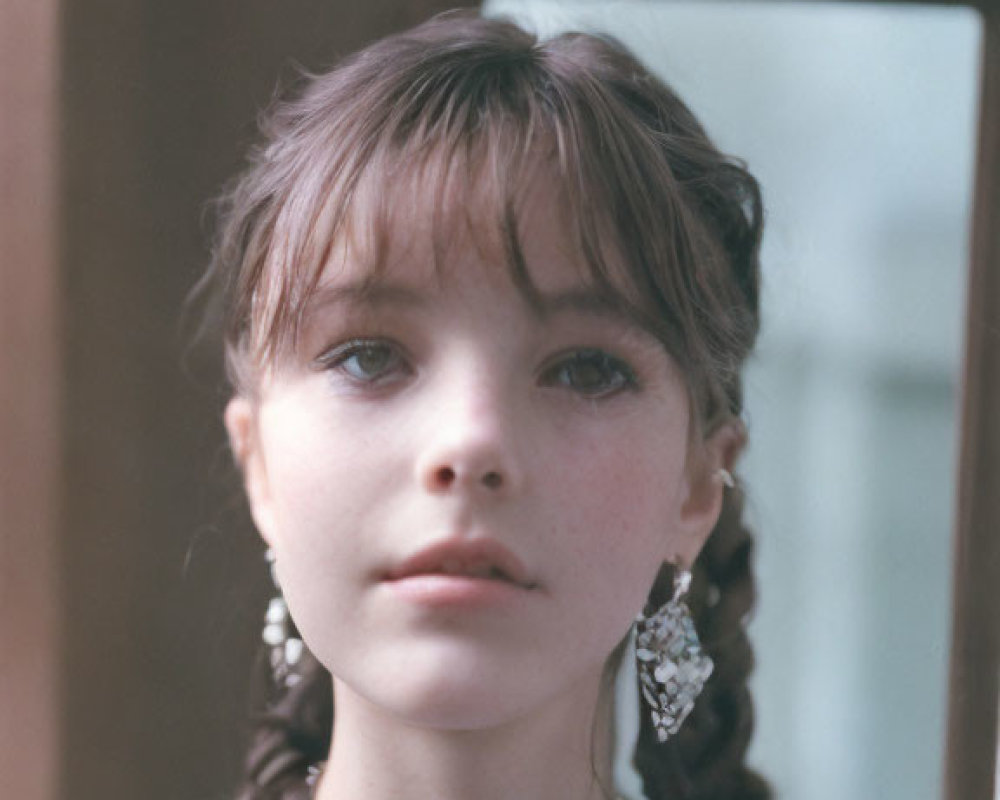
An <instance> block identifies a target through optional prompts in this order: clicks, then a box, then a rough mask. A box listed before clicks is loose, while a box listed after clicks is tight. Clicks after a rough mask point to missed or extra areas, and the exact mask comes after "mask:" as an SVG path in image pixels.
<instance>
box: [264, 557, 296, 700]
mask: <svg viewBox="0 0 1000 800" xmlns="http://www.w3.org/2000/svg"><path fill="white" fill-rule="evenodd" d="M266 558H267V563H268V565H269V568H270V571H271V581H272V582H273V583H274V588H275V589H276V590H277V592H278V593H277V595H275V596H274V597H272V598H271V600H270V602H269V603H268V604H267V613H266V615H265V616H264V632H263V633H262V635H261V638H262V639H263V640H264V644H266V645H267V646H268V647H269V648H270V662H271V677H272V678H273V680H274V686H275V687H276V688H278V689H289V688H291V687H292V686H294V685H295V684H296V683H298V682H299V680H301V677H302V676H301V675H299V674H298V672H297V671H296V669H295V667H296V665H297V664H298V663H299V661H300V659H301V658H302V648H303V644H302V640H301V639H300V638H299V637H298V633H297V631H296V630H295V625H294V623H293V622H292V617H291V615H290V614H289V613H288V605H287V603H285V598H284V596H283V595H282V594H281V586H280V584H279V583H278V573H277V571H276V570H275V565H274V560H275V556H274V550H271V549H268V551H267V554H266Z"/></svg>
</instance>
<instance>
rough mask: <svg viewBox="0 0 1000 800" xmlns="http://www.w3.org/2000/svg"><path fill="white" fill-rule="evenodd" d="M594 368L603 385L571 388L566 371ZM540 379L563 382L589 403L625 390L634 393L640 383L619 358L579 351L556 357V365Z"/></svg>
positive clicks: (569, 378)
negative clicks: (603, 382)
mask: <svg viewBox="0 0 1000 800" xmlns="http://www.w3.org/2000/svg"><path fill="white" fill-rule="evenodd" d="M580 367H586V368H591V369H593V368H596V369H597V371H598V372H599V374H600V377H601V378H602V379H603V380H604V381H605V384H604V385H602V386H600V387H597V388H594V387H590V388H589V389H586V388H583V387H573V386H572V385H571V384H572V380H573V379H572V377H571V376H570V373H569V372H568V370H570V369H573V368H580ZM542 380H543V382H545V383H549V384H558V383H562V384H563V385H564V386H565V387H566V388H568V389H570V390H571V391H574V392H575V393H576V394H579V395H580V396H581V397H584V398H586V399H588V400H602V399H605V398H609V397H613V396H614V395H617V394H619V393H620V392H624V391H630V390H631V391H634V390H636V389H638V388H639V380H638V378H637V377H636V374H635V371H634V370H633V369H632V368H631V367H630V366H629V365H628V364H626V363H625V362H624V361H622V360H621V359H620V358H616V357H615V356H613V355H610V354H609V353H606V352H604V351H603V350H598V349H595V348H582V349H579V350H571V351H569V352H568V353H563V354H561V355H559V356H558V357H557V359H556V360H555V363H553V364H552V365H551V366H548V367H546V368H545V370H543V372H542Z"/></svg>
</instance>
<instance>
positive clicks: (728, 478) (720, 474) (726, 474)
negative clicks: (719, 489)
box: [715, 467, 736, 489]
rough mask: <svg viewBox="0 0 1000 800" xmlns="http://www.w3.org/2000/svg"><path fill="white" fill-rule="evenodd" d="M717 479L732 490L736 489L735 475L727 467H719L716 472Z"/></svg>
mask: <svg viewBox="0 0 1000 800" xmlns="http://www.w3.org/2000/svg"><path fill="white" fill-rule="evenodd" d="M715 477H716V478H718V479H719V480H720V481H722V483H723V485H725V486H726V487H728V488H730V489H735V488H736V480H735V479H734V478H733V473H731V472H730V471H729V470H728V469H726V468H725V467H719V469H717V470H716V471H715Z"/></svg>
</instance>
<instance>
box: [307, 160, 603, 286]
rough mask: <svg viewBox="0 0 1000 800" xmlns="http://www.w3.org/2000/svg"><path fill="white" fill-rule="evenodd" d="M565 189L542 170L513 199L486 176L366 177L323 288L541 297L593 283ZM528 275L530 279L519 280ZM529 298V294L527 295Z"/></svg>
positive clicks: (429, 172)
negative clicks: (468, 290)
mask: <svg viewBox="0 0 1000 800" xmlns="http://www.w3.org/2000/svg"><path fill="white" fill-rule="evenodd" d="M570 218H571V215H570V212H569V209H568V207H567V203H566V200H565V198H564V196H563V193H562V191H561V190H560V189H559V188H558V183H557V181H556V180H555V177H554V175H552V174H551V171H550V170H547V169H545V168H542V169H540V170H539V171H538V172H537V173H536V174H535V175H533V176H532V177H531V178H529V179H527V180H525V181H524V183H523V184H521V185H519V186H516V187H514V189H513V193H512V196H508V195H507V192H506V191H505V189H504V187H497V186H493V185H491V184H490V182H489V181H484V180H482V179H481V178H480V177H477V176H475V175H469V174H460V173H459V172H457V171H455V170H450V171H448V172H447V173H446V174H436V173H435V170H434V169H433V168H431V167H427V168H425V169H422V170H419V171H412V172H411V173H410V174H409V175H407V176H405V177H403V179H401V180H398V181H395V182H393V184H392V185H391V186H385V185H382V186H379V185H376V181H375V180H373V179H372V178H371V177H367V176H366V180H364V181H362V183H361V184H360V185H359V187H358V191H357V192H356V193H355V196H354V200H353V203H352V208H351V213H350V214H349V216H348V218H347V220H346V224H345V227H344V231H343V233H342V234H340V235H339V236H335V237H334V240H333V241H332V242H331V246H330V249H329V257H328V258H327V259H326V261H325V263H324V264H323V265H322V268H321V271H320V274H319V279H318V281H317V283H316V289H317V290H322V289H323V288H326V287H329V286H331V285H337V284H350V285H364V284H366V283H367V284H369V285H372V286H375V285H378V284H380V283H383V282H391V283H393V284H406V285H416V286H438V287H441V288H447V287H448V286H451V285H456V284H461V283H463V282H474V283H476V284H477V285H485V286H489V287H491V288H496V289H508V290H509V289H510V288H511V287H512V286H513V287H514V288H516V289H519V290H522V291H523V292H524V293H525V294H526V295H527V297H526V299H528V300H529V301H530V300H531V299H532V298H533V297H535V296H539V297H540V296H544V295H546V294H550V293H558V292H565V291H567V290H569V289H572V288H574V287H580V286H584V285H589V284H591V283H592V270H591V268H590V266H589V264H588V260H587V258H586V256H585V255H584V253H583V251H582V249H581V247H580V244H579V241H578V239H579V237H578V236H577V232H576V231H575V229H574V228H573V226H572V225H571V222H570ZM519 271H523V273H524V274H522V275H520V276H519V274H518V273H519ZM525 290H526V291H525Z"/></svg>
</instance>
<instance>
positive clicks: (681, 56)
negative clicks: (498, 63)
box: [486, 0, 981, 800]
mask: <svg viewBox="0 0 1000 800" xmlns="http://www.w3.org/2000/svg"><path fill="white" fill-rule="evenodd" d="M486 10H487V11H488V12H489V13H494V14H505V15H510V16H513V17H515V18H516V19H518V20H519V21H520V22H522V23H523V24H525V25H527V26H528V27H530V28H534V29H535V30H537V31H539V32H540V33H542V34H548V33H554V32H557V31H559V30H564V29H570V28H574V29H584V30H598V31H606V32H609V33H611V34H613V35H615V36H617V37H618V38H620V39H621V40H623V41H624V42H625V43H626V44H628V45H629V46H630V47H631V48H632V49H633V50H634V51H635V52H636V53H637V54H638V55H639V56H640V57H641V58H643V59H644V61H645V62H646V63H647V64H649V65H650V66H651V67H652V68H653V69H654V70H655V71H657V72H658V73H659V74H660V75H661V76H662V77H663V78H665V79H666V80H667V81H668V82H669V83H670V84H671V85H673V86H674V88H676V89H677V90H678V92H679V93H680V94H681V96H682V97H683V98H684V99H685V100H686V101H687V102H688V103H689V104H690V105H691V106H692V108H693V110H694V111H695V113H696V114H697V115H698V116H699V117H700V118H701V119H702V121H703V122H704V123H705V124H706V126H707V128H708V130H709V132H710V133H711V134H712V135H713V137H714V138H715V140H716V142H717V143H718V144H719V145H720V146H721V147H722V148H723V149H725V150H727V151H729V152H732V153H736V154H738V155H739V156H741V157H743V158H744V159H746V160H747V162H748V163H749V165H750V167H751V169H752V170H753V171H754V172H755V174H756V175H757V176H758V177H759V179H760V181H761V183H762V184H763V187H764V191H765V200H766V205H767V208H768V230H767V234H766V239H765V247H764V252H763V260H764V279H765V294H764V320H765V326H764V331H763V336H762V339H761V342H760V348H759V353H758V355H757V356H756V358H755V360H754V362H753V365H752V368H751V370H750V373H749V378H748V382H747V393H748V403H747V406H748V410H747V420H748V424H749V428H750V434H751V441H752V444H751V447H750V450H749V452H748V454H747V457H746V460H745V462H744V464H743V466H742V474H743V476H744V479H745V482H746V483H747V484H748V486H749V493H750V499H751V508H750V515H751V520H752V522H753V524H754V527H755V529H756V530H757V532H758V538H759V550H758V553H759V557H758V564H757V566H758V578H759V583H760V604H759V610H758V613H757V615H756V618H755V620H754V622H753V624H752V632H753V635H754V638H755V643H756V647H757V654H758V670H757V673H756V676H755V678H754V691H755V695H756V703H757V712H758V723H757V734H756V737H755V741H754V745H753V749H752V751H751V757H752V761H753V762H754V763H755V764H756V765H757V766H758V767H759V768H761V769H762V770H763V771H764V772H765V773H766V774H767V775H768V777H769V778H770V779H771V780H772V781H773V783H774V784H775V785H776V787H777V788H778V790H779V794H780V796H782V797H787V798H809V800H842V798H844V797H873V798H874V797H877V798H880V800H897V799H898V800H931V799H932V798H937V797H938V796H939V793H940V784H941V771H942V765H943V755H942V753H943V743H944V729H945V708H946V693H947V679H946V669H947V654H948V642H949V630H948V625H949V608H950V593H949V578H950V560H951V551H950V546H951V536H950V532H951V523H952V509H953V501H954V494H955V492H954V476H955V468H954V465H955V458H956V453H957V439H956V429H957V427H956V421H955V417H956V411H957V388H956V387H957V385H958V378H959V361H960V348H961V341H960V339H961V331H962V317H963V294H964V276H965V269H966V260H967V259H966V255H967V253H966V250H967V241H966V240H967V234H968V225H969V209H970V204H971V179H972V170H973V165H972V159H973V153H974V123H975V112H976V99H977V92H978V85H977V81H978V71H977V59H978V54H979V45H980V36H981V31H980V22H979V18H978V16H977V15H976V14H975V13H974V12H972V11H970V10H968V9H962V8H945V7H918V6H905V5H895V4H893V5H862V4H843V5H837V4H808V5H796V4H794V3H760V4H757V3H739V4H735V3H706V2H670V1H669V0H665V1H664V2H659V3H654V2H648V0H646V1H645V2H643V1H641V0H640V1H636V2H626V3H596V2H581V1H579V0H578V1H577V2H532V1H531V0H492V1H491V2H489V3H487V4H486Z"/></svg>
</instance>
